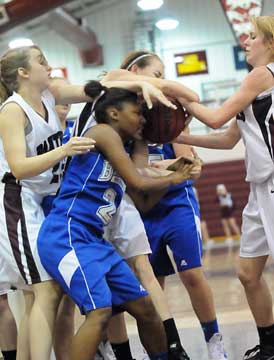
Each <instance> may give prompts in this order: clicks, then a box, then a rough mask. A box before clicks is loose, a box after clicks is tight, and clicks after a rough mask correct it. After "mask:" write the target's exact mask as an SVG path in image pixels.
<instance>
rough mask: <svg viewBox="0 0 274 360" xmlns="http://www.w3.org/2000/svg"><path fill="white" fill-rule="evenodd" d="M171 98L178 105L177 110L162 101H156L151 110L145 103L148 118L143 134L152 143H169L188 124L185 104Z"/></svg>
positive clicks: (145, 115)
mask: <svg viewBox="0 0 274 360" xmlns="http://www.w3.org/2000/svg"><path fill="white" fill-rule="evenodd" d="M170 100H171V101H172V102H173V103H174V104H175V105H176V106H177V110H174V109H171V108H168V107H167V106H165V105H163V104H161V103H160V102H157V103H154V104H153V108H152V109H150V110H149V109H148V108H147V106H146V104H144V105H143V115H144V117H145V119H146V124H145V126H144V130H143V136H144V138H145V139H146V140H148V141H149V142H151V143H157V144H165V143H169V142H171V141H172V140H174V139H175V138H176V137H177V136H178V135H179V134H180V133H181V132H182V131H183V130H184V128H185V126H186V120H187V118H188V116H187V114H186V112H185V110H184V108H183V106H182V105H181V104H180V103H179V101H177V100H175V99H170Z"/></svg>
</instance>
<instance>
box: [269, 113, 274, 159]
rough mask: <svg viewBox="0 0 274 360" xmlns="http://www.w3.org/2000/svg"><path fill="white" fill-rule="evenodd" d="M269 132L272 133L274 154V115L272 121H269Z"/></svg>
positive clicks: (273, 150) (271, 117)
mask: <svg viewBox="0 0 274 360" xmlns="http://www.w3.org/2000/svg"><path fill="white" fill-rule="evenodd" d="M269 131H270V135H271V147H272V152H273V154H274V119H273V114H272V115H271V116H270V119H269Z"/></svg>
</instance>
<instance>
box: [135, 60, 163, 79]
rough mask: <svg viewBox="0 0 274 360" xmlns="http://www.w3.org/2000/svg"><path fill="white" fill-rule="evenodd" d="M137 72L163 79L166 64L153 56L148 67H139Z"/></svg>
mask: <svg viewBox="0 0 274 360" xmlns="http://www.w3.org/2000/svg"><path fill="white" fill-rule="evenodd" d="M136 74H137V75H145V76H149V77H155V78H159V79H161V78H163V77H164V65H163V63H162V62H161V61H160V60H158V59H157V58H154V57H153V58H152V59H151V60H150V63H149V65H147V66H146V67H144V68H142V69H141V68H137V71H136Z"/></svg>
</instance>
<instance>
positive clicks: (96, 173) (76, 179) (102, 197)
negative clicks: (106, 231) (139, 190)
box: [50, 151, 126, 235]
mask: <svg viewBox="0 0 274 360" xmlns="http://www.w3.org/2000/svg"><path fill="white" fill-rule="evenodd" d="M125 188H126V186H125V183H124V181H123V180H122V178H121V177H119V176H118V175H117V174H116V173H115V171H114V170H113V168H112V166H111V164H110V163H109V162H108V160H107V159H106V158H105V157H104V156H103V155H102V154H101V153H98V152H93V151H92V152H89V153H87V154H84V155H77V156H74V157H73V158H72V160H71V162H70V164H69V167H68V169H67V171H66V174H65V176H64V179H63V181H62V184H61V187H60V192H59V194H58V196H57V198H56V199H55V201H54V203H53V209H52V211H51V213H50V216H51V215H53V216H64V215H65V216H66V217H67V218H72V219H73V220H75V221H77V222H79V223H83V224H85V225H86V226H87V227H88V228H91V229H92V230H93V231H95V233H96V234H97V235H101V234H103V227H104V226H105V225H107V224H108V223H109V222H110V221H111V218H112V216H113V215H114V214H115V212H116V209H117V207H118V206H119V204H120V202H121V198H122V196H123V193H124V192H125Z"/></svg>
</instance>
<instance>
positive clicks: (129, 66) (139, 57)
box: [126, 54, 154, 70]
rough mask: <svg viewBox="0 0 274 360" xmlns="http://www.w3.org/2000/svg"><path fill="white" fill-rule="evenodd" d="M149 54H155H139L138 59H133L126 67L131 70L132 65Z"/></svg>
mask: <svg viewBox="0 0 274 360" xmlns="http://www.w3.org/2000/svg"><path fill="white" fill-rule="evenodd" d="M147 56H154V54H143V55H140V56H138V57H137V58H136V59H134V60H132V61H131V63H129V65H128V66H127V67H126V70H129V69H130V68H131V66H132V65H134V64H136V63H137V61H139V60H141V59H143V58H145V57H147Z"/></svg>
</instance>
